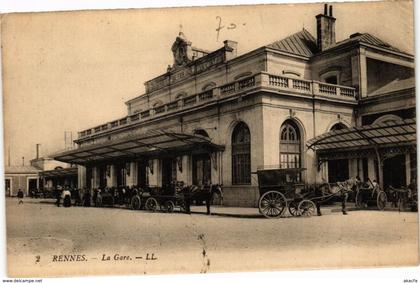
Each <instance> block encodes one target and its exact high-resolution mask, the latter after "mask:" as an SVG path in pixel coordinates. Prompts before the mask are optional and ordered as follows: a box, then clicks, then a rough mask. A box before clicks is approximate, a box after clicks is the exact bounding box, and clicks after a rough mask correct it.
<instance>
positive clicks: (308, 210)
mask: <svg viewBox="0 0 420 283" xmlns="http://www.w3.org/2000/svg"><path fill="white" fill-rule="evenodd" d="M315 211H316V205H315V203H314V202H313V201H311V200H307V199H305V200H302V201H301V202H300V203H299V206H298V213H299V214H300V215H302V216H306V217H310V216H312V215H314V214H315Z"/></svg>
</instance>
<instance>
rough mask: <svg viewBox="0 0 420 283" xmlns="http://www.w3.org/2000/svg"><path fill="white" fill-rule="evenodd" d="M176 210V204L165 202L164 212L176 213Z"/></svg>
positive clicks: (169, 201)
mask: <svg viewBox="0 0 420 283" xmlns="http://www.w3.org/2000/svg"><path fill="white" fill-rule="evenodd" d="M174 208H175V204H174V202H173V201H171V200H167V201H165V203H164V204H163V206H162V208H161V209H162V210H163V211H164V212H168V213H172V212H173V211H174Z"/></svg>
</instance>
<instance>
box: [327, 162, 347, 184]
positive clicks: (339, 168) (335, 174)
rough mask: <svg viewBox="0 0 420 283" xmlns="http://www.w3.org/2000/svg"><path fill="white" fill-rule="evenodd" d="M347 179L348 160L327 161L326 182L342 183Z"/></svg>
mask: <svg viewBox="0 0 420 283" xmlns="http://www.w3.org/2000/svg"><path fill="white" fill-rule="evenodd" d="M348 179H349V161H348V159H337V160H328V182H329V183H335V182H343V181H345V180H348Z"/></svg>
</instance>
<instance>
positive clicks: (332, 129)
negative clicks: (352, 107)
mask: <svg viewBox="0 0 420 283" xmlns="http://www.w3.org/2000/svg"><path fill="white" fill-rule="evenodd" d="M342 129H347V126H346V125H344V124H343V123H337V124H334V126H332V127H331V129H330V131H338V130H342Z"/></svg>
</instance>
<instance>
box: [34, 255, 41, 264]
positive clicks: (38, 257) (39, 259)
mask: <svg viewBox="0 0 420 283" xmlns="http://www.w3.org/2000/svg"><path fill="white" fill-rule="evenodd" d="M35 259H36V260H35V263H38V262H40V261H41V256H39V255H37V256H36V257H35Z"/></svg>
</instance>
